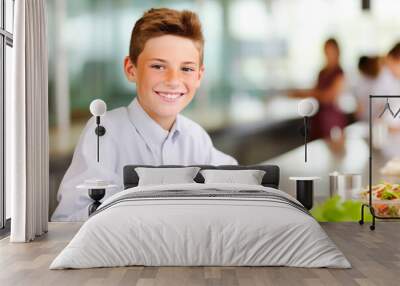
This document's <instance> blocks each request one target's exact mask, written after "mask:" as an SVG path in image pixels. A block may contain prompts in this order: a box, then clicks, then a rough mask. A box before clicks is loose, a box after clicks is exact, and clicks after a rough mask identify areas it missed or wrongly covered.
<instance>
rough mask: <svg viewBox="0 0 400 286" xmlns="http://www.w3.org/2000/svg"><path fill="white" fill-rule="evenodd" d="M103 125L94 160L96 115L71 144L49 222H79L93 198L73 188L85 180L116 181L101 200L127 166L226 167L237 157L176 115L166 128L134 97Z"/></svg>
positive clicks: (108, 115)
mask: <svg viewBox="0 0 400 286" xmlns="http://www.w3.org/2000/svg"><path fill="white" fill-rule="evenodd" d="M101 125H103V126H104V127H105V129H106V133H105V135H104V136H102V137H100V162H99V163H98V162H97V147H96V146H97V145H96V144H97V137H96V135H95V132H94V130H95V128H96V124H95V119H94V117H92V118H91V119H90V120H89V121H88V123H87V124H86V126H85V128H84V130H83V132H82V134H81V136H80V139H79V142H78V144H77V146H76V148H75V152H74V155H73V158H72V162H71V165H70V166H69V168H68V170H67V172H66V173H65V175H64V178H63V180H62V182H61V184H60V188H59V190H58V194H57V198H58V200H59V205H58V206H57V208H56V210H55V212H54V213H53V215H52V220H53V221H82V220H85V219H87V217H88V206H89V205H90V204H91V203H92V202H93V201H92V200H91V199H90V198H89V197H88V194H87V193H88V192H87V190H83V189H77V188H76V186H77V185H79V184H82V183H83V182H84V181H85V180H87V179H92V178H98V179H104V180H108V181H110V182H112V183H113V184H117V185H118V187H117V188H111V189H107V192H106V196H105V198H107V197H109V196H110V195H112V194H115V193H116V192H119V191H121V190H123V181H122V172H123V167H124V166H125V165H133V164H137V165H139V164H146V165H195V164H196V165H197V164H198V165H203V164H204V165H225V164H229V165H230V164H237V161H236V160H235V159H234V158H232V157H231V156H228V155H226V154H224V153H222V152H221V151H219V150H217V149H216V148H215V147H214V146H213V144H212V141H211V139H210V136H209V135H208V134H207V132H206V131H205V130H204V129H203V128H202V127H201V126H200V125H198V124H197V123H195V122H193V121H192V120H190V119H188V118H186V117H185V116H183V115H178V116H177V118H176V120H175V123H174V125H173V127H172V129H171V131H170V132H168V131H166V130H164V129H163V128H162V127H161V126H160V125H159V124H158V123H156V122H155V121H154V120H153V119H152V118H151V117H150V116H149V115H148V114H147V113H146V112H145V111H144V110H143V108H142V107H141V106H140V104H139V102H138V100H137V99H136V98H135V99H134V100H133V101H132V102H131V103H130V105H129V106H128V107H120V108H117V109H114V110H111V111H108V112H107V113H106V114H105V115H104V116H103V117H102V118H101Z"/></svg>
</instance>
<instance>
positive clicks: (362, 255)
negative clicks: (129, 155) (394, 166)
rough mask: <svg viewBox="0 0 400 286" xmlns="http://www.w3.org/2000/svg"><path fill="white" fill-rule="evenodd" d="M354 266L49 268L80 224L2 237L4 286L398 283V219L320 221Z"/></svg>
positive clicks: (0, 274) (1, 277) (0, 262)
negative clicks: (26, 236)
mask: <svg viewBox="0 0 400 286" xmlns="http://www.w3.org/2000/svg"><path fill="white" fill-rule="evenodd" d="M322 226H323V228H324V229H325V230H326V232H327V233H328V235H329V236H330V237H331V238H332V239H333V240H334V241H335V243H336V244H337V245H338V247H339V248H340V249H341V250H342V251H343V253H344V254H345V255H346V257H347V258H348V259H349V261H350V262H351V264H352V265H353V268H352V269H348V270H343V269H306V268H290V267H121V268H100V269H86V270H48V267H49V265H50V263H51V261H52V260H53V259H54V258H55V256H56V255H57V254H58V253H59V252H60V251H61V250H62V249H63V247H64V246H65V245H66V244H67V243H68V241H69V240H70V239H71V238H72V236H73V235H74V234H75V233H76V231H77V230H78V229H79V227H80V224H74V223H50V227H49V233H48V234H47V235H45V236H44V237H43V238H40V239H38V240H36V241H34V242H32V243H27V244H15V243H14V244H10V243H9V241H8V238H5V239H3V240H1V241H0V285H1V286H6V285H7V286H8V285H13V286H17V285H32V286H33V285H53V286H59V285H68V286H74V285H140V286H148V285H149V286H150V285H167V286H178V285H227V286H233V285H246V286H247V285H256V286H261V285H346V286H347V285H349V286H350V285H383V286H390V285H400V223H399V222H378V224H377V229H376V230H375V231H370V230H369V228H368V225H364V226H360V225H358V224H356V223H322Z"/></svg>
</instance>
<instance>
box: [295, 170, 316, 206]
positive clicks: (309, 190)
mask: <svg viewBox="0 0 400 286" xmlns="http://www.w3.org/2000/svg"><path fill="white" fill-rule="evenodd" d="M319 179H321V178H320V177H289V180H292V181H296V199H297V200H298V201H299V202H300V203H302V205H303V206H304V207H305V208H306V209H308V210H311V209H312V207H313V203H314V181H315V180H319Z"/></svg>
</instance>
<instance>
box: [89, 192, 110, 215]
mask: <svg viewBox="0 0 400 286" xmlns="http://www.w3.org/2000/svg"><path fill="white" fill-rule="evenodd" d="M88 193H89V197H90V198H91V199H92V200H94V202H93V203H92V204H91V205H90V206H89V208H88V211H89V216H90V215H91V214H92V213H94V212H95V211H96V210H97V208H98V207H99V206H100V205H101V202H100V200H101V199H102V198H103V197H104V195H105V194H106V189H89V192H88Z"/></svg>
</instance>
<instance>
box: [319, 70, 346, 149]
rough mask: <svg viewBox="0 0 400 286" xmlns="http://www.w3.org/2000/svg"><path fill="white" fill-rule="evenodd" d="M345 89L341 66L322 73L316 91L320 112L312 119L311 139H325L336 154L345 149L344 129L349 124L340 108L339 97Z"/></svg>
mask: <svg viewBox="0 0 400 286" xmlns="http://www.w3.org/2000/svg"><path fill="white" fill-rule="evenodd" d="M344 88H345V79H344V72H343V70H342V68H341V67H340V66H331V67H330V68H329V69H325V70H323V71H321V73H320V76H319V77H318V82H317V86H316V88H315V90H314V95H315V98H316V99H317V100H318V103H319V110H318V112H317V113H316V114H315V115H314V116H313V117H312V118H311V139H321V138H323V139H325V140H327V142H328V145H329V147H330V148H331V149H332V150H333V151H334V152H341V151H343V148H344V143H345V137H344V133H343V128H344V127H345V126H346V125H347V124H348V119H347V116H346V114H344V113H343V111H341V110H340V108H339V106H338V97H339V96H340V95H341V94H342V93H343V91H344Z"/></svg>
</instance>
